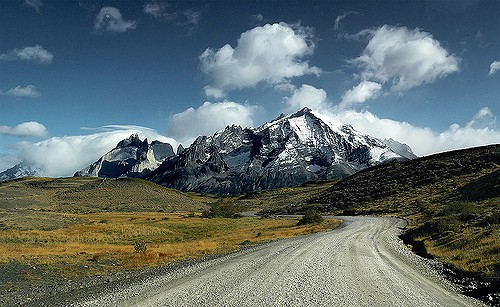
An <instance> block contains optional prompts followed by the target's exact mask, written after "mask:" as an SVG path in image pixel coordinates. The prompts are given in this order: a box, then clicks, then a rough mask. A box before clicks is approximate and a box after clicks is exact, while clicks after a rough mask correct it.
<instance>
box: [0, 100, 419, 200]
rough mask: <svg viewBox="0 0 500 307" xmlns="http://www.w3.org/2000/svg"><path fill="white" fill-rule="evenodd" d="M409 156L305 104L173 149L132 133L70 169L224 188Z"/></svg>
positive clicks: (329, 174) (11, 174)
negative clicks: (82, 165)
mask: <svg viewBox="0 0 500 307" xmlns="http://www.w3.org/2000/svg"><path fill="white" fill-rule="evenodd" d="M415 157H416V156H415V155H414V154H413V152H412V150H411V148H410V147H409V146H407V145H405V144H401V143H399V142H397V141H395V140H392V139H390V140H380V139H377V138H374V137H371V136H369V135H365V134H362V133H360V132H358V131H356V130H355V129H354V128H353V127H352V126H350V125H345V124H335V123H332V122H330V121H329V120H328V119H327V118H324V117H323V116H322V115H321V114H319V113H317V112H314V111H312V110H310V109H308V108H304V109H302V110H300V111H298V112H297V113H294V114H292V115H284V114H282V115H280V116H279V117H278V118H276V119H275V120H272V121H270V122H267V123H265V124H263V125H262V126H260V127H257V128H242V127H240V126H238V125H231V126H227V127H226V128H225V129H223V130H221V131H218V132H216V133H215V134H214V135H212V136H199V137H198V138H197V139H196V140H195V141H194V142H193V144H191V146H190V147H189V148H187V149H184V148H182V146H180V147H179V148H178V149H177V152H176V153H174V150H173V148H172V146H171V145H170V144H166V143H162V142H159V141H153V142H151V143H148V140H147V139H144V140H140V139H139V137H138V135H137V134H134V135H131V136H130V137H129V138H127V139H125V140H122V141H121V142H119V143H118V144H117V146H116V147H115V148H113V149H112V150H111V151H109V152H107V153H106V154H104V155H103V156H102V157H101V158H99V159H98V160H97V161H95V162H94V163H92V164H90V165H89V166H87V167H85V168H84V169H82V170H80V171H77V172H76V173H75V176H91V177H110V178H118V177H137V178H144V179H147V180H150V181H153V182H155V183H158V184H161V185H163V186H166V187H170V188H175V189H178V190H181V191H195V192H200V193H209V194H216V195H225V194H241V193H247V192H251V191H259V190H265V189H271V188H280V187H287V186H296V185H300V184H302V183H304V182H307V181H314V180H323V179H342V178H345V177H348V176H350V175H352V174H354V173H356V172H358V171H360V170H363V169H366V168H368V167H371V166H375V165H379V164H384V163H388V162H394V161H404V160H410V159H413V158H415ZM36 175H38V174H37V170H36V168H26V167H23V165H16V166H15V167H14V168H12V169H10V170H7V171H4V172H2V173H0V178H1V179H2V180H8V179H13V178H16V177H22V176H36Z"/></svg>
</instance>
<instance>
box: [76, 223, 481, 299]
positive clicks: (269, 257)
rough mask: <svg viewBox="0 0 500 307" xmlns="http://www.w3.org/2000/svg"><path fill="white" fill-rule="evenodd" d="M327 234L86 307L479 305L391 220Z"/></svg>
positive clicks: (166, 278)
mask: <svg viewBox="0 0 500 307" xmlns="http://www.w3.org/2000/svg"><path fill="white" fill-rule="evenodd" d="M345 221H346V222H345V223H344V224H345V227H342V228H340V229H336V230H334V231H331V232H326V233H320V234H314V235H309V236H305V237H299V238H294V239H288V240H281V241H278V242H274V243H271V244H267V245H264V246H260V247H257V248H254V249H253V250H249V251H245V252H241V253H236V254H233V255H229V256H226V257H222V258H218V259H214V260H210V261H205V262H201V263H197V264H195V265H192V266H188V267H185V268H181V269H178V270H175V271H173V272H171V273H169V274H166V275H162V276H158V277H156V278H154V279H152V280H145V281H143V282H141V283H137V284H134V285H132V286H129V287H127V288H125V289H122V290H121V291H118V292H113V293H111V294H108V295H104V296H103V295H99V297H97V298H95V299H87V300H86V301H82V302H80V303H77V304H76V305H83V306H96V305H98V306H102V305H112V306H238V307H241V306H476V305H477V306H481V305H482V304H481V303H480V302H478V301H476V300H473V299H471V298H468V297H465V296H463V295H461V294H458V293H457V292H455V290H454V288H453V287H452V286H451V285H450V284H448V283H446V282H445V281H444V280H443V279H442V278H441V277H440V276H439V275H438V274H437V273H436V272H434V271H433V270H432V269H431V268H430V267H429V266H428V265H427V263H426V261H425V260H424V259H422V258H420V257H418V256H416V255H414V254H413V253H411V252H410V251H408V249H406V247H404V245H403V244H402V243H401V242H400V240H399V239H398V238H397V235H398V234H399V233H400V230H399V229H398V226H399V227H401V226H404V222H403V221H401V220H398V219H395V218H375V217H352V218H345Z"/></svg>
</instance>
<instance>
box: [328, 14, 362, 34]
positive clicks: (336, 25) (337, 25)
mask: <svg viewBox="0 0 500 307" xmlns="http://www.w3.org/2000/svg"><path fill="white" fill-rule="evenodd" d="M357 14H359V12H356V11H348V12H345V13H344V14H342V15H338V16H337V18H335V22H334V24H333V29H334V30H335V31H339V30H340V28H341V27H342V26H341V24H342V20H344V19H345V18H346V17H347V16H349V15H357Z"/></svg>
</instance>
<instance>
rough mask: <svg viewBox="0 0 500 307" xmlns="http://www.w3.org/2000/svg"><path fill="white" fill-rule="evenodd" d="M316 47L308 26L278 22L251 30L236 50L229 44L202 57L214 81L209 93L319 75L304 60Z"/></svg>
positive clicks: (315, 69)
mask: <svg viewBox="0 0 500 307" xmlns="http://www.w3.org/2000/svg"><path fill="white" fill-rule="evenodd" d="M314 48H315V45H314V43H313V42H312V33H311V30H310V29H308V28H305V27H301V26H296V27H292V26H290V25H288V24H286V23H279V24H278V23H276V24H266V25H264V26H262V27H256V28H253V29H251V30H248V31H246V32H244V33H242V34H241V36H240V38H239V39H238V42H237V45H236V47H235V48H233V47H232V46H231V45H229V44H226V45H224V46H223V47H221V48H220V49H218V50H216V51H215V50H213V49H211V48H208V49H206V50H205V52H203V53H202V54H201V55H200V57H199V58H200V61H201V67H202V70H203V72H204V73H205V74H207V75H208V76H210V78H211V79H212V80H213V84H212V85H210V87H207V89H209V90H208V91H206V94H207V95H210V94H211V93H221V92H225V91H228V90H233V89H242V88H248V87H254V86H255V85H257V84H258V83H259V82H266V83H269V84H280V83H287V82H288V80H289V79H290V78H293V77H299V76H303V75H307V74H319V73H320V72H321V70H320V69H319V68H318V67H314V66H313V67H311V66H309V63H308V62H307V61H306V60H303V58H305V57H306V56H309V55H311V54H312V53H313V51H314ZM214 89H217V90H218V91H215V90H214Z"/></svg>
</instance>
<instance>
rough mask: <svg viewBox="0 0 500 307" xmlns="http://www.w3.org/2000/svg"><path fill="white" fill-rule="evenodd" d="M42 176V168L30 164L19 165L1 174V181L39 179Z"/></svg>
mask: <svg viewBox="0 0 500 307" xmlns="http://www.w3.org/2000/svg"><path fill="white" fill-rule="evenodd" d="M40 174H41V167H36V166H33V165H31V164H28V163H23V162H21V163H19V164H16V165H14V166H13V167H11V168H9V169H7V170H5V171H3V172H1V173H0V181H6V180H12V179H17V178H23V177H38V176H40Z"/></svg>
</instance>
